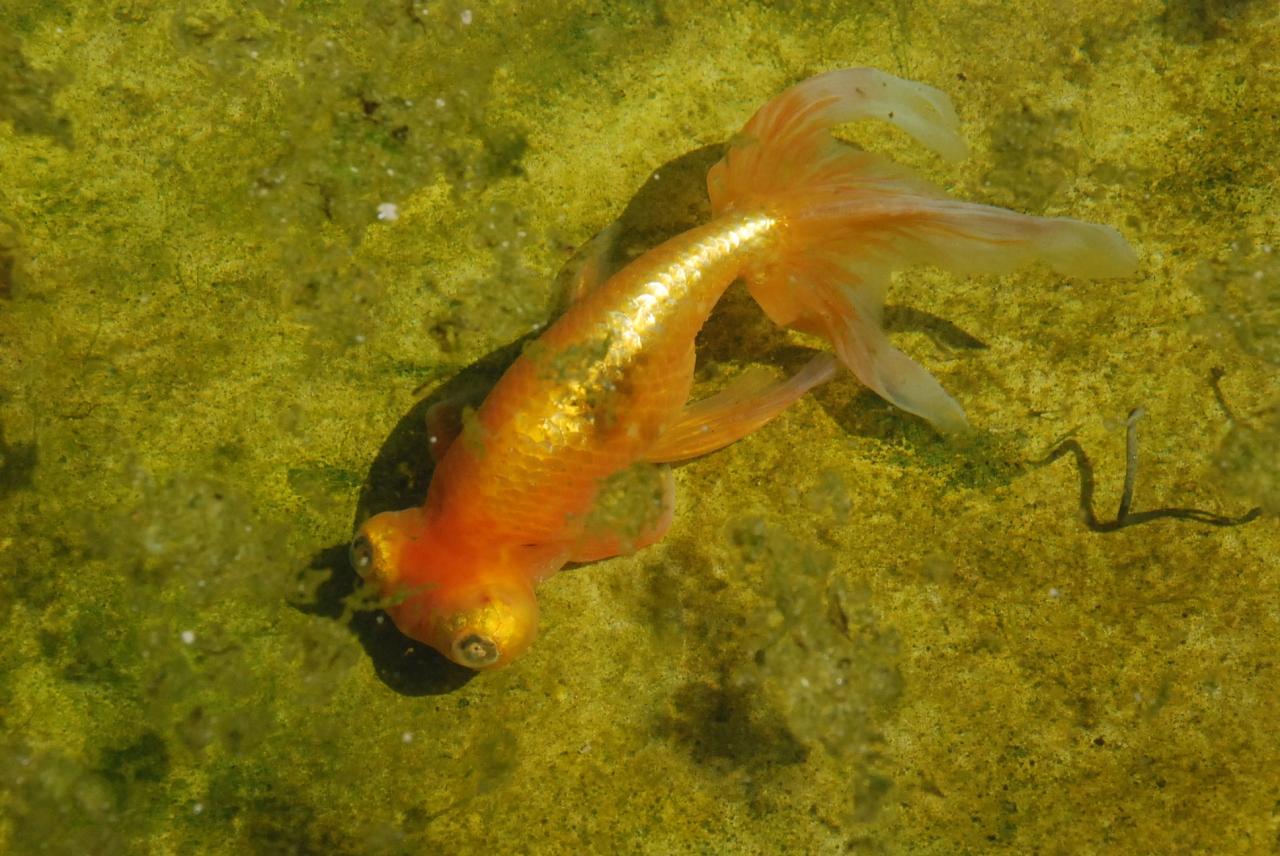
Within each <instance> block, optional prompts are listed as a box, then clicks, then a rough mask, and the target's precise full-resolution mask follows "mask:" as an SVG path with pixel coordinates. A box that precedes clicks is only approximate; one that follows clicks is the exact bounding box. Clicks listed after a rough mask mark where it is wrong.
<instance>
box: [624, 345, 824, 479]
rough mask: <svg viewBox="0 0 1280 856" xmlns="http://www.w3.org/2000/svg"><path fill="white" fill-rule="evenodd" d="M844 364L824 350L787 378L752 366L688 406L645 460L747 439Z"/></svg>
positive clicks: (676, 457)
mask: <svg viewBox="0 0 1280 856" xmlns="http://www.w3.org/2000/svg"><path fill="white" fill-rule="evenodd" d="M838 365H839V364H838V363H837V361H836V359H835V357H834V356H832V355H831V354H819V355H818V356H816V357H814V358H813V359H811V360H810V361H809V362H808V363H806V364H805V366H804V368H802V369H800V371H798V372H796V373H795V374H794V375H792V376H791V377H789V378H787V379H785V380H781V381H774V380H771V379H770V378H769V377H768V376H767V375H764V374H763V373H761V372H756V371H747V372H746V373H744V374H743V375H741V376H740V377H738V378H735V379H734V380H733V382H732V383H730V384H729V385H728V386H727V387H725V388H724V389H723V390H721V391H720V392H718V393H716V394H715V395H712V396H710V397H708V398H704V399H702V400H701V401H696V402H694V403H693V404H690V405H688V406H687V407H685V409H684V411H683V412H682V413H681V414H680V417H679V418H678V419H677V420H676V421H675V422H673V423H672V424H670V425H668V426H667V427H666V428H665V429H664V430H663V432H662V434H660V435H659V436H658V440H657V443H656V444H655V445H654V446H653V448H651V449H649V451H648V452H646V453H645V459H646V460H649V461H654V462H663V461H667V462H670V461H683V460H687V459H689V458H696V457H698V456H699V455H705V454H708V453H709V452H714V451H715V450H717V449H722V448H724V447H725V446H728V445H729V444H730V443H733V442H735V441H737V440H741V439H742V438H743V437H745V436H747V435H748V434H750V433H751V432H753V431H755V430H756V429H757V428H760V427H761V426H762V425H764V424H765V423H766V422H768V421H769V420H770V419H772V418H773V417H775V416H777V415H778V414H779V413H781V412H782V411H783V410H786V409H787V407H789V406H790V405H791V404H793V403H795V401H796V400H797V399H799V398H800V397H801V396H803V395H804V394H805V393H806V392H808V391H809V390H811V389H813V388H814V387H816V386H819V385H821V384H824V383H826V382H827V381H829V380H831V378H833V377H835V376H836V374H837V366H838Z"/></svg>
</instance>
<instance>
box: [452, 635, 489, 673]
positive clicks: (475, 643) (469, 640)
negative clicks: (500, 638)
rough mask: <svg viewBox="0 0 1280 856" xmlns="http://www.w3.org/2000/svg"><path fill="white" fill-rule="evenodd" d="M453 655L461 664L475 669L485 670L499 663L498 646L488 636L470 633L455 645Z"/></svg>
mask: <svg viewBox="0 0 1280 856" xmlns="http://www.w3.org/2000/svg"><path fill="white" fill-rule="evenodd" d="M453 653H454V655H455V658H456V659H457V661H458V662H459V663H462V664H463V665H465V666H470V667H471V668H473V669H479V668H483V667H484V666H489V665H492V664H493V663H496V662H497V661H498V656H499V654H500V652H499V651H498V646H497V645H496V644H495V643H494V641H493V640H492V639H490V638H489V637H487V636H481V635H480V634H479V633H468V634H467V635H466V636H463V637H462V638H461V639H458V640H457V641H455V642H454V643H453Z"/></svg>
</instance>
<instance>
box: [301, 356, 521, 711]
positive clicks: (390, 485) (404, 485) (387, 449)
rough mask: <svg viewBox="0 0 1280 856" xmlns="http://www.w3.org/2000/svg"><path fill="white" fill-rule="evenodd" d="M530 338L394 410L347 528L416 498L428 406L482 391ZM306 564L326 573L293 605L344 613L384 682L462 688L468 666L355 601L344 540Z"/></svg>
mask: <svg viewBox="0 0 1280 856" xmlns="http://www.w3.org/2000/svg"><path fill="white" fill-rule="evenodd" d="M530 338H532V335H528V336H523V337H521V338H520V339H518V340H516V341H514V342H511V343H509V344H507V345H504V346H502V347H500V348H497V349H495V350H493V351H491V352H489V353H488V354H486V355H484V356H483V357H481V358H480V359H479V360H477V361H476V362H474V363H472V364H471V365H469V366H467V367H466V368H465V369H463V370H462V371H461V372H459V373H458V374H457V375H455V376H453V377H452V378H450V379H449V380H448V381H446V382H445V383H443V384H441V385H440V386H438V387H436V388H435V389H434V390H432V391H431V393H430V394H428V395H427V396H426V397H425V398H422V399H420V400H419V401H417V402H415V403H414V405H413V406H412V407H411V408H409V410H408V411H407V412H406V413H405V414H404V415H403V416H401V417H400V420H399V421H398V422H397V423H396V425H395V427H394V428H392V429H391V431H390V433H389V434H387V438H386V440H384V441H383V443H382V446H381V447H380V448H379V449H378V454H377V455H375V456H374V459H373V462H372V463H371V464H370V465H369V471H368V474H367V475H366V476H365V479H364V485H363V486H362V488H361V490H360V495H359V498H358V499H357V501H356V512H355V519H354V520H353V522H352V525H351V532H352V535H354V534H355V532H356V530H358V529H359V528H360V525H361V524H362V523H363V522H364V521H365V520H367V519H368V518H370V517H372V516H373V515H375V514H380V513H381V512H383V511H398V510H400V509H402V508H410V507H412V506H415V505H421V504H422V503H423V502H424V501H425V500H426V497H427V487H428V486H429V485H430V484H431V475H432V473H433V471H434V469H435V464H434V461H433V459H432V457H431V454H430V448H431V445H430V437H429V435H428V431H427V411H428V410H430V409H431V408H432V407H433V406H435V405H436V404H439V403H443V402H457V401H466V400H474V399H475V398H477V397H483V394H484V392H486V391H487V390H488V389H490V388H491V387H492V386H493V385H494V384H495V383H497V381H498V378H499V377H501V376H502V373H503V372H504V371H506V369H507V367H508V366H510V365H511V363H512V362H514V361H515V358H516V357H517V356H518V355H519V354H520V350H521V348H523V347H524V345H525V343H526V342H527V341H528V340H529V339H530ZM309 570H310V571H311V572H312V573H320V574H324V575H325V576H324V577H323V579H322V580H321V581H320V583H319V585H318V586H316V588H315V589H314V592H313V597H312V599H311V601H310V602H307V603H295V604H293V606H294V608H296V609H298V610H299V611H301V612H304V613H307V614H310V615H322V616H324V617H326V618H331V619H334V620H338V621H345V622H346V624H347V626H348V628H349V629H350V630H351V632H352V633H354V634H355V636H356V638H357V639H358V640H359V642H360V645H361V647H363V648H364V650H365V653H366V654H367V655H368V656H369V659H370V661H371V662H372V664H373V668H374V672H375V673H376V674H377V676H378V678H379V679H380V680H381V681H382V682H383V683H384V684H386V686H387V687H388V688H390V689H392V690H394V691H395V692H397V693H400V694H401V695H406V696H422V695H440V694H443V693H450V692H453V691H454V690H457V689H460V688H461V687H463V686H465V685H466V684H467V682H468V681H470V680H471V679H472V678H473V677H475V675H476V673H475V672H474V671H472V670H471V669H467V668H464V667H462V666H459V665H458V664H456V663H454V662H453V661H452V660H450V659H449V658H447V657H445V656H444V655H443V654H441V653H439V652H438V651H436V650H435V649H434V648H431V647H430V646H427V645H424V644H422V643H421V642H417V641H415V640H413V639H410V638H409V637H407V636H405V635H404V634H403V633H401V632H400V631H399V630H397V629H396V626H395V624H394V622H392V621H391V619H390V618H389V617H388V616H387V615H386V613H384V612H383V611H382V610H380V609H371V608H367V607H365V608H362V607H361V606H359V605H358V603H357V598H355V597H353V595H355V594H356V592H357V591H358V589H359V588H360V585H361V582H360V577H359V575H357V574H356V572H355V569H354V568H352V566H351V562H350V560H349V558H348V544H347V543H346V542H344V543H341V544H335V545H333V546H331V547H327V548H326V549H324V550H321V551H320V552H319V553H317V554H316V555H315V556H313V557H312V560H311V563H310V565H309Z"/></svg>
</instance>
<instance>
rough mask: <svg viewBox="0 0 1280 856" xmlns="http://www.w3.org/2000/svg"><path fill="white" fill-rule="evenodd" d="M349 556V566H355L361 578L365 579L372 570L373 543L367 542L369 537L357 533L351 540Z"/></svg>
mask: <svg viewBox="0 0 1280 856" xmlns="http://www.w3.org/2000/svg"><path fill="white" fill-rule="evenodd" d="M350 556H351V567H353V568H355V570H356V573H357V574H359V575H360V576H361V577H362V578H365V579H367V578H368V576H369V574H370V573H372V572H373V545H372V544H370V543H369V539H368V538H366V537H365V536H363V535H357V536H356V539H355V540H354V541H352V542H351V553H350Z"/></svg>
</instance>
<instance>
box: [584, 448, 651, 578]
mask: <svg viewBox="0 0 1280 856" xmlns="http://www.w3.org/2000/svg"><path fill="white" fill-rule="evenodd" d="M675 506H676V482H675V477H674V476H672V474H671V467H668V466H665V465H662V466H654V465H652V464H638V465H636V466H634V467H631V468H630V469H626V470H623V471H622V472H620V473H617V474H615V475H613V476H611V477H610V478H608V479H606V480H605V483H604V484H603V485H602V486H601V488H600V494H599V496H598V497H597V498H596V507H595V508H594V509H592V512H591V515H590V516H589V517H588V518H587V521H586V525H585V526H584V527H583V533H582V536H581V538H580V539H579V540H578V542H577V543H576V544H575V545H574V547H573V550H572V553H571V555H570V558H569V561H571V562H595V561H598V560H600V559H608V558H611V557H613V556H623V555H628V554H630V553H634V552H636V551H637V550H641V549H643V548H645V547H648V546H649V545H650V544H654V543H657V542H658V541H661V540H662V537H663V536H664V535H666V534H667V530H668V529H670V528H671V519H672V517H673V515H674V513H675Z"/></svg>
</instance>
